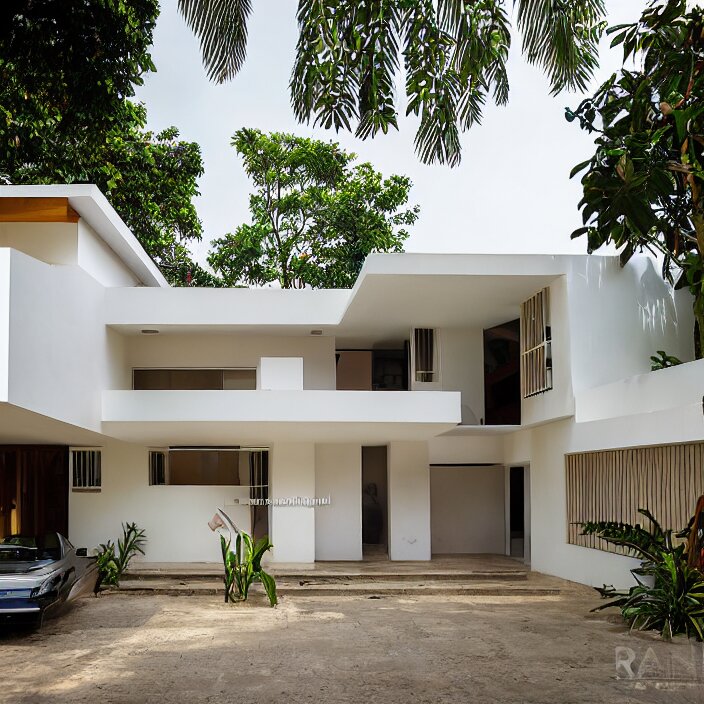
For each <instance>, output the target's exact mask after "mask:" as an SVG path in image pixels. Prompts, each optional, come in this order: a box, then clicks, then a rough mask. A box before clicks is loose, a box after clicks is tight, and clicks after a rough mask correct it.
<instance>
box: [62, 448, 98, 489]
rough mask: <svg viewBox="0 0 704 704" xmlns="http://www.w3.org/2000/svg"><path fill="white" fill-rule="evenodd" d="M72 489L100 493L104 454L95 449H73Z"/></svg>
mask: <svg viewBox="0 0 704 704" xmlns="http://www.w3.org/2000/svg"><path fill="white" fill-rule="evenodd" d="M69 461H70V463H71V466H70V470H71V487H72V489H73V490H74V491H82V490H84V491H100V489H101V487H102V466H101V465H102V453H101V451H100V450H98V449H95V448H84V447H79V448H71V452H70V455H69Z"/></svg>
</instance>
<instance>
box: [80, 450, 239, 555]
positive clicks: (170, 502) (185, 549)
mask: <svg viewBox="0 0 704 704" xmlns="http://www.w3.org/2000/svg"><path fill="white" fill-rule="evenodd" d="M148 453H149V450H148V448H145V447H139V446H137V445H128V444H124V443H117V442H111V441H107V442H106V443H105V445H104V446H103V457H102V485H103V486H102V491H101V492H99V493H82V492H70V494H69V538H70V540H71V541H72V542H73V543H74V544H75V545H77V546H79V547H87V548H89V549H92V548H93V547H96V546H97V545H98V544H99V543H104V542H105V541H106V540H107V539H112V540H116V539H117V538H118V537H119V536H120V535H121V524H122V523H123V522H132V521H134V522H135V523H137V525H138V526H139V527H140V528H144V529H145V531H146V534H147V545H146V550H145V552H146V555H145V556H144V557H140V558H139V559H140V560H142V561H147V562H219V561H220V559H221V558H220V542H219V539H218V536H217V535H214V534H213V533H212V532H211V531H210V529H209V528H208V525H207V523H208V521H209V520H210V518H211V517H212V516H213V514H214V513H215V510H216V509H217V508H224V509H225V510H226V511H227V512H228V514H230V515H231V517H232V518H233V520H234V521H235V522H236V523H238V524H239V525H243V526H245V527H247V525H248V521H249V508H248V507H244V506H240V507H235V506H233V505H232V502H233V498H234V494H235V493H236V491H237V489H236V487H227V486H149V465H148V456H149V455H148Z"/></svg>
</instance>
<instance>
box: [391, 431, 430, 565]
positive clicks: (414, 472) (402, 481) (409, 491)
mask: <svg viewBox="0 0 704 704" xmlns="http://www.w3.org/2000/svg"><path fill="white" fill-rule="evenodd" d="M388 452H389V454H388V464H389V557H390V559H392V560H429V559H430V473H429V468H428V445H427V443H425V442H392V443H390V444H389V451H388Z"/></svg>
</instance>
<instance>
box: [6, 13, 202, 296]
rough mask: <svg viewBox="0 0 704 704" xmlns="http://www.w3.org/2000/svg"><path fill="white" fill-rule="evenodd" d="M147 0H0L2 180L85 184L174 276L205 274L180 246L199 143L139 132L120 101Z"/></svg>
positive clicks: (135, 65) (148, 25) (144, 65)
mask: <svg viewBox="0 0 704 704" xmlns="http://www.w3.org/2000/svg"><path fill="white" fill-rule="evenodd" d="M158 12H159V7H158V2H157V1H156V0H134V1H132V2H129V3H127V2H113V1H112V0H84V1H83V2H80V3H73V4H72V5H71V7H70V8H68V7H67V5H66V3H65V2H64V1H63V0H44V1H43V2H26V1H22V0H6V1H5V2H4V3H2V4H0V182H5V183H19V184H31V183H75V182H83V183H95V184H97V185H98V186H99V187H100V189H101V190H102V191H103V192H104V193H105V195H106V196H107V198H108V199H109V200H110V202H111V204H112V205H113V207H114V208H115V210H116V211H117V212H118V213H119V215H120V216H121V217H122V218H123V220H124V221H125V222H126V223H127V225H128V226H129V227H130V228H131V229H132V230H133V232H134V233H135V235H136V236H137V238H138V239H139V240H140V242H141V243H142V245H143V246H144V248H145V249H146V251H147V252H148V253H149V254H150V255H151V256H152V257H153V258H154V260H155V261H156V262H157V264H159V265H160V266H161V268H162V270H163V271H164V274H165V275H166V276H167V278H169V279H170V280H171V281H172V282H173V283H183V282H184V276H185V272H186V271H187V270H191V271H192V272H193V273H192V276H196V277H197V278H199V280H207V273H206V272H203V271H202V270H201V269H200V268H199V267H197V266H196V265H194V264H192V263H191V262H190V257H189V253H188V250H187V248H186V246H185V243H187V242H188V241H190V240H194V239H200V237H201V235H202V226H201V223H200V220H199V219H198V216H197V214H196V210H195V207H194V205H193V203H192V198H193V196H194V195H197V193H198V191H197V179H198V177H199V176H200V175H201V174H202V173H203V165H202V159H201V155H200V148H199V147H198V145H197V144H195V143H192V142H185V141H181V140H179V138H178V137H179V133H178V130H177V129H176V128H174V127H171V128H169V129H167V130H164V131H163V132H161V133H159V134H154V133H152V132H150V131H147V130H146V129H145V125H146V111H145V109H144V107H143V106H141V105H138V104H135V103H134V102H133V101H131V100H130V98H131V97H132V96H134V87H135V86H137V85H140V84H141V83H142V80H143V78H142V77H143V75H144V74H145V73H146V72H148V71H151V70H154V65H153V63H152V60H151V56H150V54H149V48H150V46H151V43H152V31H153V28H154V25H155V22H156V18H157V16H158Z"/></svg>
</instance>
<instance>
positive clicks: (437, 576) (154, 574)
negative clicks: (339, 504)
mask: <svg viewBox="0 0 704 704" xmlns="http://www.w3.org/2000/svg"><path fill="white" fill-rule="evenodd" d="M221 571H222V569H220V570H217V571H213V572H210V571H209V572H208V573H204V572H202V571H189V570H179V571H169V572H168V573H165V572H163V571H161V570H139V571H131V570H130V571H128V572H127V573H126V576H127V577H128V579H129V580H130V581H143V582H148V581H152V580H163V579H170V580H178V581H188V582H195V581H204V582H207V581H212V580H213V579H214V578H217V577H219V575H220V572H221ZM267 571H268V572H270V573H271V574H272V575H273V576H274V577H275V578H276V579H277V580H283V581H286V582H306V583H310V584H316V585H320V584H338V583H344V584H347V583H352V582H354V583H356V582H371V583H377V582H426V581H437V582H503V581H509V582H515V581H525V580H526V579H528V571H527V570H501V571H499V570H483V571H480V570H467V571H458V570H454V571H452V572H449V571H448V572H438V571H432V572H428V571H423V570H418V571H416V572H393V571H389V572H375V573H374V574H369V573H366V574H365V573H362V572H352V571H350V572H326V571H325V570H320V569H316V570H315V571H290V570H280V569H276V568H275V567H269V568H267Z"/></svg>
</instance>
